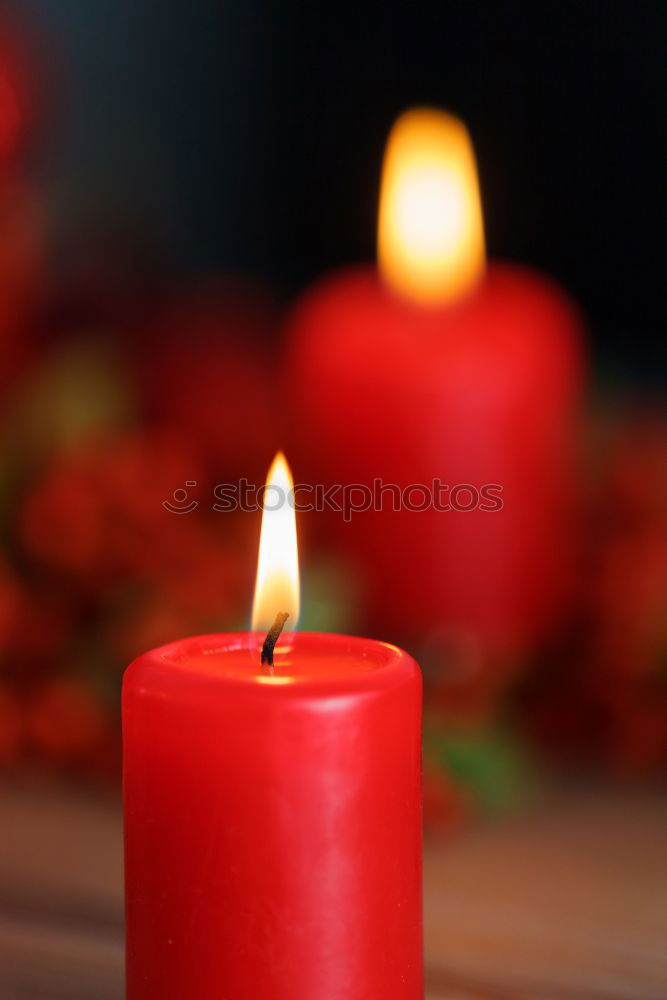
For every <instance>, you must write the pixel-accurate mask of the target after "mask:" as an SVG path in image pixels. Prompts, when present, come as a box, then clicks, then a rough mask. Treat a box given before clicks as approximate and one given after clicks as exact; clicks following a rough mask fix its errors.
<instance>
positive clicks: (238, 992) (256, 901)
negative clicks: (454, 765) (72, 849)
mask: <svg viewBox="0 0 667 1000" xmlns="http://www.w3.org/2000/svg"><path fill="white" fill-rule="evenodd" d="M260 641H261V640H260ZM420 733H421V679H420V672H419V669H418V667H417V665H416V664H415V662H414V660H412V659H411V658H410V657H409V656H407V655H406V654H405V653H403V652H401V651H400V650H399V649H397V648H395V647H393V646H390V645H388V644H385V643H379V642H373V641H370V640H363V639H356V638H349V637H345V636H332V635H314V634H307V633H305V634H303V635H294V636H287V637H284V641H283V640H281V645H280V646H279V647H277V650H276V659H275V667H274V668H273V671H272V672H269V671H268V670H267V669H266V668H263V667H260V665H259V641H258V638H257V636H256V635H255V636H252V635H247V634H238V635H218V636H215V635H213V636H204V637H199V638H193V639H186V640H183V641H182V642H177V643H173V644H171V645H169V646H165V647H162V648H161V649H158V650H154V651H152V652H149V653H147V654H145V655H144V656H142V657H140V658H139V659H138V660H136V661H135V662H134V663H133V664H132V665H131V666H130V667H129V669H128V671H127V673H126V676H125V681H124V687H123V734H124V736H123V738H124V754H125V756H124V799H125V850H126V855H125V857H126V911H127V997H128V1000H156V998H157V997H159V998H160V1000H184V998H185V997H187V998H188V1000H220V998H223V997H224V1000H295V998H299V1000H378V998H379V997H381V998H382V1000H420V998H421V997H422V995H423V985H422V937H421V807H420V772H421V741H420Z"/></svg>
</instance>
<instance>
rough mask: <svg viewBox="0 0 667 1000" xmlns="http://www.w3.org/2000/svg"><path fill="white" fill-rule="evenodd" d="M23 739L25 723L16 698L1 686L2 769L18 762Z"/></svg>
mask: <svg viewBox="0 0 667 1000" xmlns="http://www.w3.org/2000/svg"><path fill="white" fill-rule="evenodd" d="M22 737H23V723H22V718H21V711H20V708H19V705H18V702H17V700H16V697H15V695H14V694H13V693H12V692H11V690H10V689H9V688H7V687H5V686H0V767H6V766H7V765H9V764H13V763H14V762H15V761H16V759H17V758H18V756H19V753H20V750H21V743H22Z"/></svg>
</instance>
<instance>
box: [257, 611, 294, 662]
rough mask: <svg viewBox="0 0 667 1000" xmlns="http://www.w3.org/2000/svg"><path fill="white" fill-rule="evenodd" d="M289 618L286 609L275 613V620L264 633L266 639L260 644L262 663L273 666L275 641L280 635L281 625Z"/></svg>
mask: <svg viewBox="0 0 667 1000" xmlns="http://www.w3.org/2000/svg"><path fill="white" fill-rule="evenodd" d="M288 618H289V613H288V612H286V611H281V612H279V614H277V615H276V620H275V621H274V623H273V625H272V626H271V628H270V629H269V631H268V632H267V634H266V639H265V640H264V642H263V644H262V658H261V662H262V663H268V665H269V666H270V667H272V666H273V650H274V648H275V645H276V643H277V642H278V639H279V637H280V633H281V632H282V630H283V625H284V624H285V622H286V621H287V619H288Z"/></svg>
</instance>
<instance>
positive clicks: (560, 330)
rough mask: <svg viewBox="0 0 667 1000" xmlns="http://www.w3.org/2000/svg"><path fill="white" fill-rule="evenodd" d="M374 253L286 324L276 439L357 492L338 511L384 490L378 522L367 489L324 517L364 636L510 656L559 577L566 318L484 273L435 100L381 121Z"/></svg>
mask: <svg viewBox="0 0 667 1000" xmlns="http://www.w3.org/2000/svg"><path fill="white" fill-rule="evenodd" d="M378 252H379V270H380V273H379V274H378V273H376V271H375V270H373V269H371V268H368V267H365V268H364V267H362V268H358V269H353V270H350V271H348V272H345V273H342V274H340V275H336V276H334V277H330V278H328V279H326V280H324V281H323V282H322V283H321V284H319V285H318V286H317V287H316V288H314V289H313V290H311V291H310V292H309V293H307V295H306V296H305V297H304V298H303V299H302V301H301V302H300V303H299V304H298V306H297V308H296V310H295V312H294V314H293V316H292V318H291V322H290V327H289V342H288V353H287V363H286V384H287V391H286V393H285V398H286V399H287V400H288V401H289V404H290V406H291V408H292V409H291V430H290V435H291V437H290V447H291V448H293V449H294V450H295V452H296V453H297V454H298V460H299V463H300V467H303V468H304V469H305V471H306V473H307V479H308V481H310V482H321V483H324V484H326V485H331V484H336V483H341V484H360V486H363V487H365V491H364V490H363V489H361V488H358V489H356V490H352V493H351V497H352V500H353V503H354V504H355V505H356V506H361V505H363V504H367V502H368V497H369V491H371V492H374V493H377V488H376V489H375V491H373V484H374V481H375V480H379V481H381V482H382V483H383V484H384V485H385V489H384V490H383V492H382V497H381V504H380V505H381V513H378V511H377V507H378V500H377V496H375V497H374V499H373V501H372V503H371V506H374V507H375V508H376V509H371V510H368V509H367V510H365V511H361V512H358V513H354V514H352V516H351V520H350V521H349V522H348V523H346V522H345V520H344V518H343V516H342V515H341V514H337V515H335V516H332V517H330V518H329V521H328V522H327V537H328V538H329V539H334V540H335V543H336V545H337V546H341V545H342V546H343V547H344V548H347V550H348V551H349V552H351V553H353V556H354V558H355V559H357V558H358V559H359V560H360V563H361V564H362V565H363V570H364V572H365V575H366V593H367V599H368V600H367V605H368V606H367V611H368V612H369V614H370V616H371V619H372V620H373V621H374V622H375V624H376V627H380V626H382V627H383V628H385V629H386V628H387V626H388V625H389V626H390V627H393V628H394V634H396V633H399V634H400V632H401V631H404V632H408V633H412V634H415V633H416V632H418V631H420V630H422V631H423V630H429V629H433V630H439V629H442V628H447V629H450V630H453V631H454V632H455V633H458V632H460V633H461V634H462V635H469V634H471V633H474V634H476V635H478V636H481V637H483V638H484V640H485V642H486V643H487V644H488V645H490V646H491V647H494V648H497V647H498V648H502V649H506V648H516V647H517V645H520V644H521V643H522V642H524V641H525V640H526V639H528V638H531V637H533V636H534V635H535V634H536V633H537V632H539V630H540V629H542V628H545V627H546V625H547V624H548V623H550V621H551V620H552V618H553V616H554V613H555V610H556V608H557V607H558V605H559V601H560V599H561V598H562V596H563V594H564V591H565V584H566V581H567V573H568V566H569V555H570V552H571V549H572V523H571V510H570V500H571V490H572V485H573V483H572V476H573V470H572V450H573V429H574V427H573V425H574V417H575V413H576V409H577V402H578V397H579V392H580V387H581V383H582V369H583V364H582V349H581V340H580V330H579V320H578V316H577V314H576V310H575V309H574V308H573V306H572V304H571V303H570V302H569V300H568V299H567V298H566V296H565V295H564V294H563V293H562V292H561V291H559V290H558V289H557V288H556V287H554V286H553V285H552V284H551V283H550V282H549V281H547V280H545V279H543V278H542V277H539V276H538V275H536V274H533V273H531V272H529V271H528V270H526V269H524V268H519V267H516V266H511V265H505V264H489V265H487V264H486V262H485V253H484V235H483V223H482V214H481V206H480V200H479V192H478V184H477V176H476V167H475V162H474V155H473V152H472V147H471V144H470V140H469V137H468V134H467V132H466V130H465V128H464V126H463V125H462V124H461V123H460V122H459V121H457V120H456V119H454V118H451V117H450V116H448V115H445V114H443V113H440V112H437V111H431V110H416V111H412V112H408V113H407V114H405V115H404V116H403V117H402V118H401V119H399V121H398V123H397V124H396V126H395V128H394V131H393V132H392V135H391V137H390V140H389V145H388V149H387V153H386V159H385V168H384V175H383V183H382V192H381V199H380V212H379V227H378ZM434 480H436V481H439V483H440V484H441V485H440V486H438V485H437V484H436V486H435V487H434ZM388 484H391V485H394V486H395V487H396V488H397V489H391V488H390V486H389V485H388ZM411 485H412V486H414V487H417V486H426V487H428V488H429V491H430V494H429V495H430V497H431V498H434V500H435V503H436V504H437V505H438V506H439V507H440V509H439V510H438V509H434V507H433V506H432V505H430V506H429V495H427V494H426V493H425V491H424V490H423V489H419V488H413V489H412V490H409V487H410V486H411ZM399 491H400V492H401V493H402V499H401V501H400V503H399V501H398V500H397V499H396V497H398V495H399ZM406 499H407V501H408V504H409V505H410V506H411V507H412V509H411V510H406V509H405V501H406ZM338 500H340V494H339V496H338ZM499 500H500V501H502V503H501V504H499V503H498V501H499ZM448 504H449V505H450V509H447V505H448ZM394 506H401V507H402V508H403V509H399V510H394V509H393V508H394ZM500 506H502V509H498V507H500Z"/></svg>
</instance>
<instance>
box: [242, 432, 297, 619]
mask: <svg viewBox="0 0 667 1000" xmlns="http://www.w3.org/2000/svg"><path fill="white" fill-rule="evenodd" d="M293 489H294V480H293V479H292V473H291V472H290V469H289V466H288V464H287V462H286V460H285V456H284V455H283V453H282V452H278V454H277V455H276V457H275V458H274V460H273V464H272V465H271V468H270V469H269V472H268V475H267V478H266V490H265V493H264V510H263V512H262V530H261V533H260V537H259V559H258V562H257V581H256V583H255V600H254V602H253V607H252V628H253V631H263V632H266V631H268V629H270V628H271V626H272V625H273V623H274V621H275V619H276V615H277V614H280V613H285V612H286V613H287V614H289V619H288V621H287V629H288V630H289V631H290V632H293V631H294V630H295V628H296V624H297V620H298V618H299V555H298V549H297V541H296V516H295V512H294V492H293Z"/></svg>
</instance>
